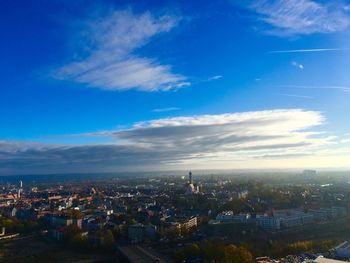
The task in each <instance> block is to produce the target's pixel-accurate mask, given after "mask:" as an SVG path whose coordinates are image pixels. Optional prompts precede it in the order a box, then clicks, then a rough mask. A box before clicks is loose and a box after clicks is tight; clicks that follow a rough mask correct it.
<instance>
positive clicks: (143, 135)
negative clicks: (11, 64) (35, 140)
mask: <svg viewBox="0 0 350 263" xmlns="http://www.w3.org/2000/svg"><path fill="white" fill-rule="evenodd" d="M324 120H325V118H324V116H323V115H322V114H321V113H320V112H315V111H305V110H301V109H287V110H269V111H256V112H242V113H227V114H218V115H198V116H182V117H174V118H164V119H157V120H151V121H146V122H139V123H135V124H134V125H133V126H132V127H130V128H129V129H119V130H112V131H103V132H96V133H89V134H82V135H80V136H90V137H92V138H93V137H97V138H100V137H101V136H103V137H109V138H110V139H111V140H110V142H109V143H104V144H101V143H95V144H85V145H57V144H56V145H55V144H52V145H46V144H43V145H40V144H39V145H38V144H28V143H23V142H0V146H1V147H0V172H4V171H10V170H12V172H23V171H26V172H35V171H44V172H48V171H49V170H50V169H53V170H55V172H58V171H106V170H117V169H118V170H135V169H140V170H145V169H165V168H169V167H171V168H174V167H177V169H178V168H180V167H186V165H190V166H191V167H194V166H196V167H208V165H210V167H212V168H214V167H218V165H220V167H230V168H232V167H237V166H236V165H238V164H239V165H242V164H243V165H245V166H246V167H251V166H250V165H251V162H253V161H254V160H260V159H262V158H263V156H265V157H264V158H267V157H266V156H269V155H271V156H272V155H280V156H281V157H283V156H296V157H298V156H299V157H302V156H304V155H306V154H310V153H312V152H317V150H318V149H322V147H325V146H327V145H329V144H333V143H334V140H335V138H334V137H333V136H327V135H326V134H323V133H319V132H318V133H316V132H311V131H310V129H312V128H314V127H315V126H319V125H321V124H322V123H323V122H324ZM270 159H271V160H272V161H273V160H274V158H273V157H271V158H270ZM278 161H279V162H280V158H279V160H278Z"/></svg>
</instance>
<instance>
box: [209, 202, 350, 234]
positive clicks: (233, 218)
mask: <svg viewBox="0 0 350 263" xmlns="http://www.w3.org/2000/svg"><path fill="white" fill-rule="evenodd" d="M346 214H347V210H346V208H345V207H335V206H333V207H330V208H320V209H313V210H309V211H307V212H305V211H301V210H298V209H293V210H276V211H272V212H268V213H265V214H257V215H251V214H249V213H240V214H234V213H233V212H232V211H225V212H222V213H220V214H218V215H217V217H216V220H213V221H211V222H210V223H211V224H218V223H250V224H251V223H252V222H255V223H256V224H257V225H258V226H259V227H260V228H262V229H264V230H268V231H276V230H280V229H283V228H292V227H297V226H302V225H306V224H311V223H314V222H318V221H324V220H331V219H334V218H337V217H342V216H345V215H346Z"/></svg>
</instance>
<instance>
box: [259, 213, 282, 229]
mask: <svg viewBox="0 0 350 263" xmlns="http://www.w3.org/2000/svg"><path fill="white" fill-rule="evenodd" d="M256 221H257V224H258V226H260V227H261V228H262V229H264V230H279V229H281V220H280V219H279V218H276V217H273V216H268V215H257V216H256Z"/></svg>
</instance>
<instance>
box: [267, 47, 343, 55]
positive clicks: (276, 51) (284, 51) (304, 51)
mask: <svg viewBox="0 0 350 263" xmlns="http://www.w3.org/2000/svg"><path fill="white" fill-rule="evenodd" d="M346 50H349V49H348V48H314V49H290V50H274V51H269V52H267V53H268V54H279V53H310V52H329V51H346Z"/></svg>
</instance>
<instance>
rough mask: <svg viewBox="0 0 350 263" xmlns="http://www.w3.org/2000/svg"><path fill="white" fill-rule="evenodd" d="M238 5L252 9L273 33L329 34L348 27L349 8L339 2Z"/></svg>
mask: <svg viewBox="0 0 350 263" xmlns="http://www.w3.org/2000/svg"><path fill="white" fill-rule="evenodd" d="M240 6H243V7H244V8H247V9H249V10H252V11H253V12H255V13H256V14H257V15H258V20H259V21H262V22H263V23H265V24H266V25H268V28H266V29H264V31H265V32H266V33H269V34H273V35H279V36H291V35H307V34H313V33H332V32H338V31H343V30H345V29H348V28H349V26H350V16H349V8H348V6H347V5H345V4H343V3H342V2H339V1H329V2H324V1H312V0H272V1H270V0H261V1H255V0H253V1H252V0H250V1H244V2H243V3H240Z"/></svg>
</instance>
